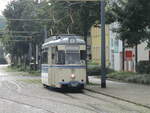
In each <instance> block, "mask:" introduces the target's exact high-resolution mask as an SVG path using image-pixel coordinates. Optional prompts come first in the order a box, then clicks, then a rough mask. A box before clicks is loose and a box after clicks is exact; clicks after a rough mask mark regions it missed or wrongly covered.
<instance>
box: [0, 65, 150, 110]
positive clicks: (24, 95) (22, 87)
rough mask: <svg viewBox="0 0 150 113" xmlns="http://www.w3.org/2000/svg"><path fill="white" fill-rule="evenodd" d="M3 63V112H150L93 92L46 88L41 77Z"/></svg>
mask: <svg viewBox="0 0 150 113" xmlns="http://www.w3.org/2000/svg"><path fill="white" fill-rule="evenodd" d="M6 68H7V67H6V66H5V65H0V113H150V109H148V108H144V107H141V106H138V105H135V104H131V103H128V102H124V101H120V100H117V99H113V98H111V97H107V96H103V95H100V94H96V93H93V92H89V91H86V90H84V91H83V92H72V91H69V92H68V91H67V92H66V91H62V90H58V89H57V90H56V89H52V88H43V86H42V85H41V83H40V77H31V76H22V73H18V72H7V71H6Z"/></svg>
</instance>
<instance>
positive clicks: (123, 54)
mask: <svg viewBox="0 0 150 113" xmlns="http://www.w3.org/2000/svg"><path fill="white" fill-rule="evenodd" d="M124 64H125V41H124V40H123V47H122V71H124V70H125V69H124Z"/></svg>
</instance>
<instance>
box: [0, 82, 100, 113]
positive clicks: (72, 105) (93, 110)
mask: <svg viewBox="0 0 150 113" xmlns="http://www.w3.org/2000/svg"><path fill="white" fill-rule="evenodd" d="M11 83H13V82H12V81H11ZM14 85H16V83H15V84H14ZM18 86H19V85H17V87H18ZM7 88H8V87H7ZM8 89H9V90H11V92H14V93H15V94H18V95H20V96H22V98H24V97H26V98H29V97H30V98H34V99H40V100H44V101H49V102H56V103H59V104H64V105H69V106H71V107H74V108H79V109H83V110H89V111H91V112H92V113H93V112H94V113H99V111H97V110H95V109H93V108H89V107H85V106H80V105H77V104H72V103H67V102H64V101H61V100H55V99H52V98H46V97H39V96H33V95H28V94H24V93H21V92H18V91H17V90H14V89H13V90H12V89H10V88H8ZM58 93H60V92H58ZM66 96H67V95H66ZM67 97H68V96H67ZM0 98H1V99H6V100H9V101H12V102H15V103H18V104H23V105H28V106H31V107H34V108H38V109H41V110H45V109H43V108H42V107H37V106H33V105H30V104H26V103H24V102H19V101H15V100H13V99H7V98H3V97H0ZM45 111H47V112H49V113H54V112H52V111H49V110H45Z"/></svg>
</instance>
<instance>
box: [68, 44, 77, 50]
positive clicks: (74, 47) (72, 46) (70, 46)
mask: <svg viewBox="0 0 150 113" xmlns="http://www.w3.org/2000/svg"><path fill="white" fill-rule="evenodd" d="M66 50H67V51H70V50H72V51H78V50H79V46H76V45H67V46H66Z"/></svg>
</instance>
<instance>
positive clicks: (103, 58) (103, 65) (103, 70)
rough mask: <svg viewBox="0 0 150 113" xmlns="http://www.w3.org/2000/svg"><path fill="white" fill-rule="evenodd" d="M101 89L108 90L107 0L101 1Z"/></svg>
mask: <svg viewBox="0 0 150 113" xmlns="http://www.w3.org/2000/svg"><path fill="white" fill-rule="evenodd" d="M100 6H101V88H106V55H105V54H106V53H105V0H101V4H100Z"/></svg>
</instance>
